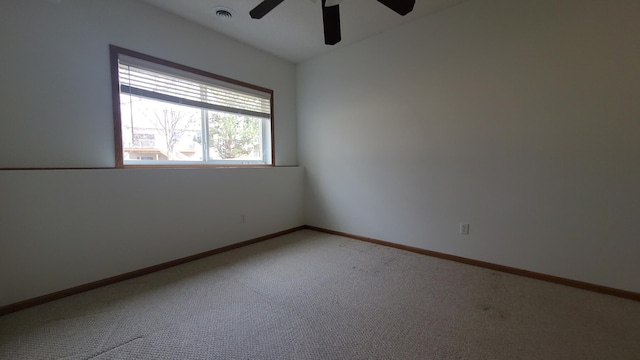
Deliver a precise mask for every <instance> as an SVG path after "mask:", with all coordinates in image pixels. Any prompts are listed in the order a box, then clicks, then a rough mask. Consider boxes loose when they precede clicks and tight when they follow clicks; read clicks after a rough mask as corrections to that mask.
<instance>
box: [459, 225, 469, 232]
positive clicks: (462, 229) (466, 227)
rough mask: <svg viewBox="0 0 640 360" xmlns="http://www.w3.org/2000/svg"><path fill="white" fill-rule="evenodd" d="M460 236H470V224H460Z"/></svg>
mask: <svg viewBox="0 0 640 360" xmlns="http://www.w3.org/2000/svg"><path fill="white" fill-rule="evenodd" d="M460 234H462V235H469V224H467V223H460Z"/></svg>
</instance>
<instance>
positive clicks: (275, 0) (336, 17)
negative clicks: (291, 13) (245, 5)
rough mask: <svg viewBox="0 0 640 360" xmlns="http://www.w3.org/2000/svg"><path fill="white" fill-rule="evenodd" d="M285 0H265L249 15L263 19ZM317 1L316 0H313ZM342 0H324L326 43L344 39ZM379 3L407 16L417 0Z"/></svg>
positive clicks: (332, 43) (381, 1)
mask: <svg viewBox="0 0 640 360" xmlns="http://www.w3.org/2000/svg"><path fill="white" fill-rule="evenodd" d="M283 1H284V0H264V1H262V2H261V3H260V4H258V6H256V7H255V8H253V9H252V10H251V11H250V12H249V15H251V17H252V18H253V19H262V17H263V16H265V15H267V14H268V13H269V12H270V11H271V10H273V9H274V8H275V7H276V6H278V5H280V3H281V2H283ZM312 1H314V2H315V0H312ZM340 2H341V0H322V23H323V24H324V43H325V44H327V45H335V44H337V43H339V42H340V40H341V39H342V37H341V34H340V9H339V4H340ZM378 2H379V3H381V4H383V5H384V6H386V7H388V8H389V9H391V10H393V11H395V12H396V13H398V14H400V15H402V16H405V15H407V14H408V13H410V12H411V10H413V6H414V5H415V3H416V0H378Z"/></svg>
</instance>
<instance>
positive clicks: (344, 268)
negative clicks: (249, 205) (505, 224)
mask: <svg viewBox="0 0 640 360" xmlns="http://www.w3.org/2000/svg"><path fill="white" fill-rule="evenodd" d="M0 359H16V360H17V359H580V360H585V359H606V360H613V359H625V360H631V359H640V303H638V302H634V301H631V300H625V299H620V298H615V297H611V296H607V295H601V294H596V293H591V292H588V291H583V290H578V289H573V288H569V287H565V286H561V285H556V284H551V283H546V282H541V281H537V280H532V279H528V278H522V277H518V276H514V275H508V274H504V273H499V272H495V271H491V270H486V269H481V268H477V267H473V266H468V265H462V264H458V263H454V262H450V261H446V260H441V259H436V258H430V257H427V256H424V255H418V254H414V253H410V252H405V251H402V250H397V249H392V248H387V247H383V246H379V245H374V244H369V243H365V242H360V241H357V240H352V239H347V238H343V237H339V236H334V235H327V234H323V233H317V232H314V231H310V230H304V231H299V232H296V233H293V234H289V235H286V236H282V237H279V238H276V239H273V240H268V241H265V242H261V243H258V244H254V245H251V246H248V247H245V248H241V249H237V250H234V251H231V252H227V253H223V254H220V255H216V256H213V257H210V258H206V259H202V260H199V261H196V262H192V263H189V264H186V265H182V266H179V267H175V268H171V269H169V270H165V271H162V272H158V273H154V274H151V275H147V276H144V277H140V278H136V279H133V280H129V281H126V282H122V283H118V284H114V285H111V286H108V287H104V288H101V289H98V290H94V291H91V292H87V293H83V294H80V295H76V296H73V297H69V298H65V299H62V300H59V301H55V302H52V303H48V304H45V305H41V306H38V307H35V308H31V309H27V310H24V311H21V312H17V313H13V314H9V315H6V316H3V317H0Z"/></svg>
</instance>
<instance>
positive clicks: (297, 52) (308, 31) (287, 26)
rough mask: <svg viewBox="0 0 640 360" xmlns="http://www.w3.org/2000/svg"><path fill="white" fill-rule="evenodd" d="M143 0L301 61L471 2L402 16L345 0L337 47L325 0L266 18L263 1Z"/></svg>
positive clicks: (296, 2)
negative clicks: (330, 39)
mask: <svg viewBox="0 0 640 360" xmlns="http://www.w3.org/2000/svg"><path fill="white" fill-rule="evenodd" d="M143 1H144V2H146V3H148V4H151V5H155V6H158V7H160V8H162V9H165V10H166V11H169V12H172V13H174V14H177V15H179V16H182V17H184V18H186V19H188V20H191V21H194V22H196V23H198V24H201V25H204V26H206V27H209V28H211V29H213V30H215V31H216V32H219V33H222V34H225V35H227V36H229V37H232V38H234V39H236V40H239V41H241V42H243V43H246V44H249V45H252V46H254V47H256V48H259V49H262V50H265V51H267V52H269V53H272V54H274V55H276V56H278V57H281V58H284V59H286V60H289V61H292V62H294V63H297V62H301V61H304V60H307V59H310V58H313V57H315V56H318V55H320V54H323V53H326V52H328V51H331V50H332V49H335V48H338V47H342V46H345V45H348V44H351V43H354V42H356V41H359V40H362V39H365V38H367V37H370V36H372V35H375V34H379V33H381V32H384V31H387V30H390V29H392V28H394V27H397V26H399V25H401V24H403V23H406V22H409V21H411V20H414V19H417V18H419V17H423V16H426V15H429V14H432V13H434V12H437V11H440V10H442V9H445V8H447V7H450V6H454V5H457V4H459V3H461V2H463V1H466V0H416V5H415V8H414V10H413V11H412V12H411V13H410V14H408V15H407V16H400V15H398V14H396V13H395V12H393V11H392V10H390V9H388V8H387V7H385V6H384V5H382V4H381V3H379V2H378V1H376V0H343V2H342V4H340V21H341V28H342V41H341V42H340V43H338V44H337V45H334V46H329V45H325V44H324V33H323V29H322V9H321V5H320V3H321V2H320V0H315V1H312V0H285V1H284V2H282V3H281V4H280V5H278V6H277V7H276V8H275V9H274V10H273V11H271V12H270V13H268V14H267V15H265V16H264V17H263V18H262V19H260V20H255V19H252V18H251V17H250V16H249V11H250V10H251V9H253V8H254V7H255V6H256V5H258V4H259V3H260V2H261V1H262V0H182V1H177V0H143ZM217 6H223V7H227V8H229V9H231V10H232V11H233V14H234V16H233V18H232V19H222V18H218V17H216V16H215V15H214V11H212V9H214V8H215V7H217Z"/></svg>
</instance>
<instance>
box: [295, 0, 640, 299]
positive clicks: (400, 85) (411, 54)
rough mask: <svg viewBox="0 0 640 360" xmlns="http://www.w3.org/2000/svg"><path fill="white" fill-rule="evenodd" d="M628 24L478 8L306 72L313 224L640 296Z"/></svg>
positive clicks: (521, 1)
mask: <svg viewBox="0 0 640 360" xmlns="http://www.w3.org/2000/svg"><path fill="white" fill-rule="evenodd" d="M638 19H640V2H638V1H635V0H628V1H625V0H616V1H595V0H594V1H587V0H544V1H543V0H539V1H527V0H472V1H469V2H466V3H464V4H462V5H460V6H457V7H454V8H450V9H448V10H445V11H443V12H441V13H438V14H435V15H434V16H430V17H426V18H423V19H420V20H417V21H415V22H412V23H410V24H408V25H406V26H403V27H401V28H397V29H395V30H393V31H390V32H387V33H384V34H381V35H379V36H375V37H372V38H369V39H367V40H365V41H363V42H360V43H357V44H355V45H352V46H350V47H347V48H344V49H339V50H338V51H335V52H333V53H330V54H328V55H326V56H323V57H320V58H317V59H312V60H310V61H308V62H306V63H303V64H301V65H299V66H298V119H299V120H298V121H299V123H298V130H299V139H298V141H299V143H300V149H299V152H300V162H301V164H302V165H304V166H305V168H306V169H307V173H306V214H307V215H306V216H307V218H306V223H307V224H309V225H315V226H320V227H325V228H330V229H335V230H339V231H344V232H349V233H354V234H358V235H363V236H369V237H373V238H378V239H382V240H386V241H391V242H395V243H399V244H405V245H410V246H415V247H420V248H424V249H430V250H435V251H440V252H443V253H448V254H454V255H459V256H463V257H468V258H473V259H478V260H484V261H489V262H493V263H498V264H503V265H507V266H513V267H517V268H522V269H527V270H532V271H537V272H542V273H547V274H551V275H557V276H562V277H566V278H571V279H576V280H581V281H586V282H590V283H595V284H601V285H605V286H611V287H615V288H620V289H625V290H630V291H635V292H638V291H640V282H639V281H638V279H640V261H638V259H639V257H638V256H639V254H640V235H639V234H640V221H638V219H639V217H640V186H639V184H640V166H639V164H640V101H638V95H639V94H640V69H639V67H638V64H640V46H638V34H640V21H638ZM460 222H469V223H470V224H471V228H470V229H471V234H470V235H469V236H463V235H459V234H458V224H459V223H460Z"/></svg>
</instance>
